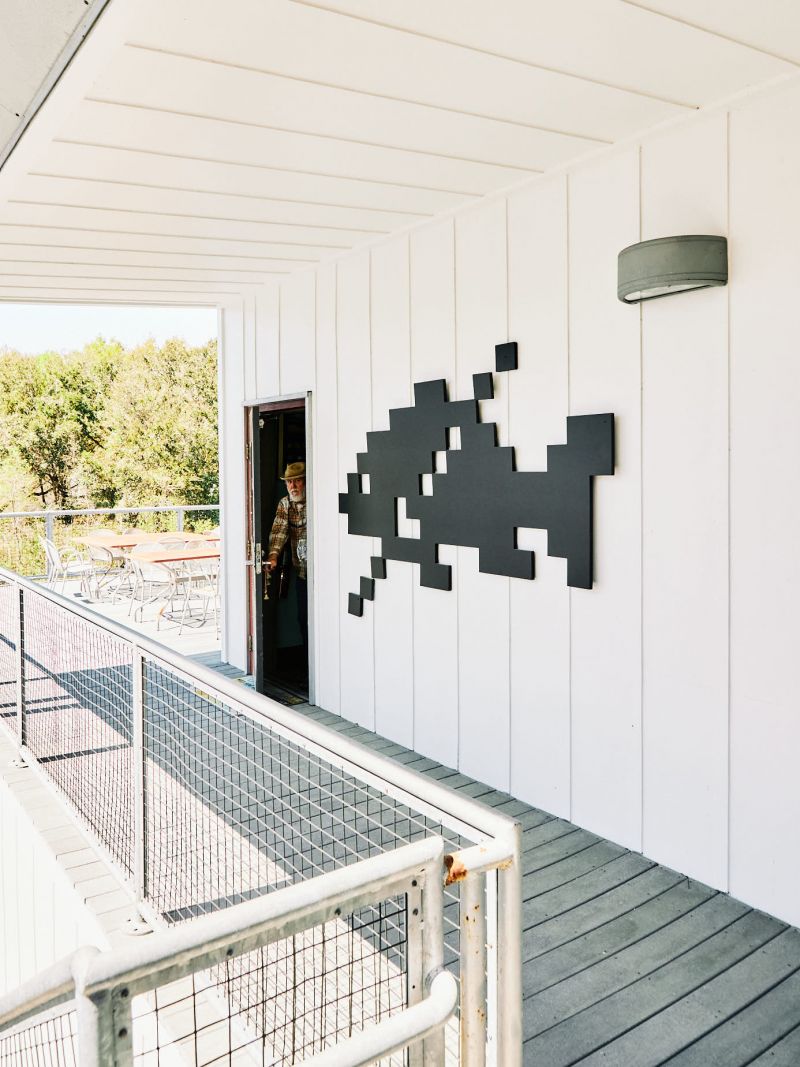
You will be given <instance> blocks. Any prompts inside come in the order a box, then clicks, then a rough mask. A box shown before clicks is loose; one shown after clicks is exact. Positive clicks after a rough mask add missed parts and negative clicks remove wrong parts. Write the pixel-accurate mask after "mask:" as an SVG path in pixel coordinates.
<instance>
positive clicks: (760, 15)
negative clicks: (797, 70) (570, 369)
mask: <svg viewBox="0 0 800 1067" xmlns="http://www.w3.org/2000/svg"><path fill="white" fill-rule="evenodd" d="M623 2H624V3H627V4H631V5H633V6H636V7H638V8H641V9H642V10H644V11H649V12H653V13H656V14H660V15H662V16H666V17H668V18H671V19H674V20H676V21H678V22H680V23H682V24H683V25H684V26H686V27H687V28H690V29H694V30H705V31H706V32H707V33H709V34H716V35H718V36H721V37H724V38H725V39H726V40H729V41H731V42H737V43H741V44H745V45H747V46H748V47H749V48H757V49H760V50H762V51H763V52H764V54H765V55H766V56H772V57H774V58H782V59H784V60H785V61H787V62H789V63H792V64H799V63H800V32H798V31H800V6H799V5H798V4H797V0H758V2H757V3H754V2H753V0H623Z"/></svg>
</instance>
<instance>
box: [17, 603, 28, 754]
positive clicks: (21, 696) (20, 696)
mask: <svg viewBox="0 0 800 1067" xmlns="http://www.w3.org/2000/svg"><path fill="white" fill-rule="evenodd" d="M16 590H17V597H16V599H17V610H16V616H17V652H16V657H15V658H16V663H15V673H16V676H17V732H18V733H19V743H20V745H24V744H26V741H27V737H26V735H27V724H26V722H25V592H24V590H23V588H22V586H21V585H18V586H16Z"/></svg>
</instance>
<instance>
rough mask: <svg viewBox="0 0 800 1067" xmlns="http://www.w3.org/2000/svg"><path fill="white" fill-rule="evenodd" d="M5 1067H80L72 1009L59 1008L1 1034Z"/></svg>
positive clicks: (0, 1049)
mask: <svg viewBox="0 0 800 1067" xmlns="http://www.w3.org/2000/svg"><path fill="white" fill-rule="evenodd" d="M0 1064H2V1067H79V1064H78V1053H77V1022H76V1015H75V1012H74V1010H73V1009H72V1008H70V1007H67V1008H59V1009H58V1011H57V1012H48V1013H47V1015H46V1016H42V1017H41V1018H37V1019H34V1020H33V1021H29V1022H27V1023H25V1024H24V1025H23V1026H20V1027H19V1028H17V1029H16V1030H12V1031H11V1032H9V1033H3V1034H0Z"/></svg>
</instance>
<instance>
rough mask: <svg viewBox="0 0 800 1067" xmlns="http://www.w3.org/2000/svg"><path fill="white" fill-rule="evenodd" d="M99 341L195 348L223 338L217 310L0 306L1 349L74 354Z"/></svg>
mask: <svg viewBox="0 0 800 1067" xmlns="http://www.w3.org/2000/svg"><path fill="white" fill-rule="evenodd" d="M98 336H100V337H103V338H104V339H105V340H106V341H111V340H116V341H120V342H121V343H122V344H123V345H124V346H125V347H126V348H130V347H133V346H134V345H137V344H141V342H142V341H146V340H147V339H148V337H152V338H154V339H155V341H156V342H157V343H158V344H162V343H163V342H164V341H166V340H167V339H168V338H170V337H180V338H181V339H182V340H184V341H186V342H187V344H189V345H190V346H193V345H202V344H205V343H206V342H207V341H209V340H211V339H212V338H214V337H216V336H217V311H216V308H180V307H130V306H128V307H115V306H113V305H109V304H103V305H83V304H69V305H66V304H6V303H3V302H2V301H0V349H2V348H6V347H7V348H13V349H15V350H16V351H17V352H23V353H25V354H27V355H38V354H39V353H40V352H50V351H54V352H71V351H74V350H75V349H78V348H83V346H84V345H85V344H87V343H88V342H89V341H94V340H95V338H97V337H98Z"/></svg>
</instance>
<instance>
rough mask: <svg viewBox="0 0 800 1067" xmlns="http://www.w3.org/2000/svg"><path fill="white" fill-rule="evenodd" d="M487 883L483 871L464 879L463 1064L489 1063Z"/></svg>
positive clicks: (478, 1065) (463, 1066) (481, 1065)
mask: <svg viewBox="0 0 800 1067" xmlns="http://www.w3.org/2000/svg"><path fill="white" fill-rule="evenodd" d="M485 887H486V875H485V874H482V873H478V874H468V875H467V877H466V878H465V879H464V880H463V881H462V882H461V1059H460V1061H459V1062H460V1064H461V1067H484V1065H485V1063H486V905H487V900H486V890H485ZM499 1062H501V1063H503V1062H504V1061H503V1060H500V1061H499Z"/></svg>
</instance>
